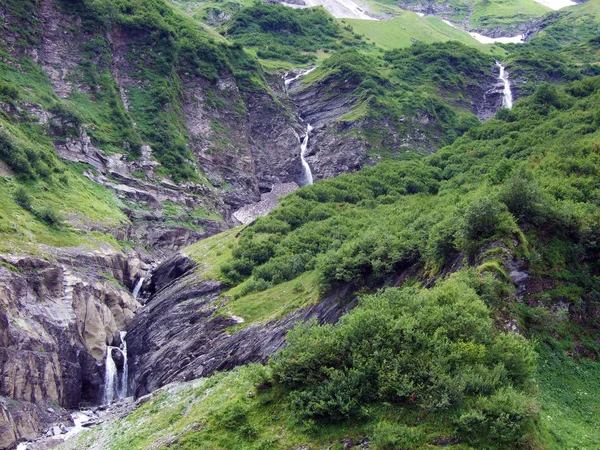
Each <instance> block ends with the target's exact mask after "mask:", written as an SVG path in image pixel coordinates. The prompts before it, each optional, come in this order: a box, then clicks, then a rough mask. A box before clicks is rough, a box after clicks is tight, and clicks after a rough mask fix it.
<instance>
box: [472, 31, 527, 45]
mask: <svg viewBox="0 0 600 450" xmlns="http://www.w3.org/2000/svg"><path fill="white" fill-rule="evenodd" d="M469 34H470V35H471V36H472V37H474V38H475V39H477V40H478V41H479V42H481V43H482V44H522V43H523V35H522V34H518V35H516V36H508V37H498V38H491V37H487V36H484V35H483V34H479V33H472V32H469Z"/></svg>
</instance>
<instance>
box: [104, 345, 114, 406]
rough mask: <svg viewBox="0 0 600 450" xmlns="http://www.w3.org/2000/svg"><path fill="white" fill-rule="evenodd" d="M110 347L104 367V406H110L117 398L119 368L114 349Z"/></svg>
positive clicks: (108, 347) (108, 346) (107, 349)
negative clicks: (116, 388)
mask: <svg viewBox="0 0 600 450" xmlns="http://www.w3.org/2000/svg"><path fill="white" fill-rule="evenodd" d="M113 348H114V347H111V346H110V345H107V346H106V363H105V365H104V396H103V399H102V402H103V404H104V405H109V404H110V403H111V402H112V401H113V399H114V398H115V385H116V384H117V383H116V381H117V366H116V365H115V361H114V360H113V357H112V349H113Z"/></svg>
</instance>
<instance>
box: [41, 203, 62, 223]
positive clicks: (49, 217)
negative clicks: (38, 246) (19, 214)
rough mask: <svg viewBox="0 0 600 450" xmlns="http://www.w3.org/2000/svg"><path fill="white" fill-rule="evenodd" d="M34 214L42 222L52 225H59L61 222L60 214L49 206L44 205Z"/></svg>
mask: <svg viewBox="0 0 600 450" xmlns="http://www.w3.org/2000/svg"><path fill="white" fill-rule="evenodd" d="M35 214H36V216H37V217H38V218H39V219H40V220H41V221H42V222H45V223H46V224H48V225H50V226H53V227H56V226H59V225H60V224H61V222H62V217H61V215H60V214H59V213H58V212H57V211H56V210H54V209H52V208H51V207H45V208H43V209H42V210H40V211H36V213H35Z"/></svg>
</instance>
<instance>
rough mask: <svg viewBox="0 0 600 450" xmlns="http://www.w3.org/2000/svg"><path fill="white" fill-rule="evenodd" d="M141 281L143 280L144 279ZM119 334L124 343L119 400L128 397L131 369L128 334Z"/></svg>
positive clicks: (124, 332) (122, 332) (121, 332)
mask: <svg viewBox="0 0 600 450" xmlns="http://www.w3.org/2000/svg"><path fill="white" fill-rule="evenodd" d="M141 280H143V278H142V279H141ZM138 284H139V283H138ZM119 333H120V334H121V342H122V348H121V353H123V369H122V371H121V383H120V385H119V398H125V397H127V382H128V381H129V380H128V378H129V367H128V366H127V341H125V336H127V332H126V331H120V332H119Z"/></svg>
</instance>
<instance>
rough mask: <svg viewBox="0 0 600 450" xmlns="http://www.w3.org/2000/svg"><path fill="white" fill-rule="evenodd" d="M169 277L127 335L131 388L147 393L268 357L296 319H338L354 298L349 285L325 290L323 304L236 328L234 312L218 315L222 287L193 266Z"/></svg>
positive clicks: (166, 266) (175, 262) (167, 268)
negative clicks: (199, 273) (175, 382)
mask: <svg viewBox="0 0 600 450" xmlns="http://www.w3.org/2000/svg"><path fill="white" fill-rule="evenodd" d="M184 260H185V257H183V256H181V255H179V256H177V257H174V258H173V259H172V260H169V261H166V262H165V263H163V265H162V266H161V267H159V268H158V269H157V273H158V272H162V273H166V272H171V273H176V272H180V269H177V270H176V271H175V272H172V271H171V266H177V267H181V266H182V264H183V262H184ZM188 267H190V268H189V269H188V270H187V271H186V272H185V273H183V274H181V275H180V276H179V277H178V278H175V279H173V278H171V279H170V282H169V281H167V279H166V278H163V280H164V281H165V282H164V283H160V286H161V287H160V289H158V290H157V291H156V292H155V293H154V295H153V296H152V297H151V298H150V300H149V302H148V303H147V305H146V306H145V307H144V308H143V309H142V310H141V311H140V312H139V313H138V314H137V315H136V317H135V319H134V321H133V324H132V325H131V327H130V329H129V332H128V335H127V342H128V351H129V364H130V366H129V370H130V372H129V373H130V377H129V392H130V393H133V394H135V396H136V397H141V396H144V395H145V394H148V393H150V392H152V391H154V390H156V389H158V388H159V387H161V386H164V385H165V384H167V383H171V382H173V381H185V380H191V379H194V378H198V377H202V376H209V375H210V374H212V373H213V372H215V371H218V370H226V369H231V368H233V367H235V366H237V365H240V364H246V363H248V362H264V361H266V359H267V358H268V357H269V356H270V355H272V354H273V353H275V352H276V351H277V350H279V349H280V348H281V347H282V346H283V345H284V343H285V334H286V332H287V330H289V329H290V328H291V327H292V326H293V325H294V324H295V323H296V322H298V321H306V320H308V319H310V318H316V319H317V320H318V321H319V322H335V321H337V320H338V318H339V317H340V316H341V315H342V314H343V313H345V312H346V311H347V310H348V309H349V308H350V307H352V306H353V305H354V303H353V302H352V301H351V302H349V303H348V302H347V301H345V299H346V298H347V297H348V296H350V294H351V288H350V286H345V287H343V288H340V289H339V290H337V291H335V292H332V293H330V294H328V295H326V296H325V297H324V298H323V299H322V301H321V302H319V304H317V305H314V306H310V307H307V308H304V309H301V310H298V311H296V312H294V313H291V314H290V315H288V316H286V317H284V318H282V319H281V320H276V321H273V322H270V323H267V324H253V325H250V326H248V327H247V328H244V329H242V330H240V331H237V332H233V333H232V332H231V331H229V330H228V328H229V327H231V326H232V325H236V324H238V323H239V321H238V320H236V318H235V317H226V316H223V315H221V314H215V312H216V310H217V309H218V308H219V307H220V306H221V304H222V300H221V299H220V298H219V295H220V294H221V291H222V290H223V286H222V285H221V284H220V283H218V282H216V281H214V280H203V279H201V278H200V276H199V275H198V274H197V273H196V272H195V271H194V270H193V265H192V264H188Z"/></svg>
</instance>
